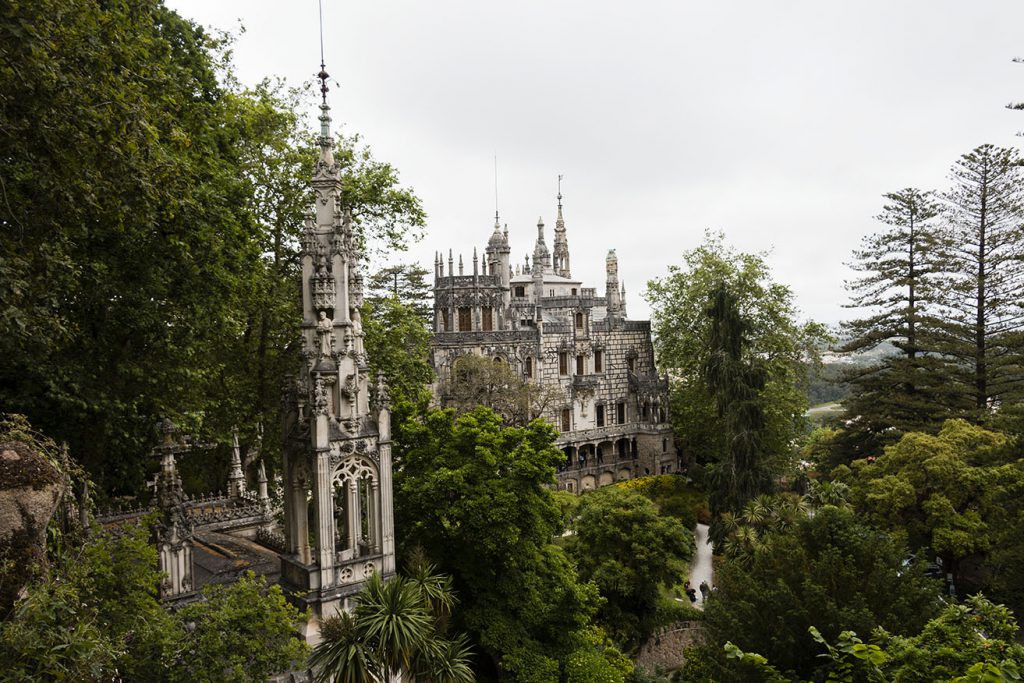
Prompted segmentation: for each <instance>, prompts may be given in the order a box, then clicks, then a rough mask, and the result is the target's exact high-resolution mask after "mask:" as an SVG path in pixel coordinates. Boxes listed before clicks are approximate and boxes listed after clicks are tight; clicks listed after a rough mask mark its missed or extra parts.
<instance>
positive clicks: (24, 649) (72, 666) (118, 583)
mask: <svg viewBox="0 0 1024 683" xmlns="http://www.w3.org/2000/svg"><path fill="white" fill-rule="evenodd" d="M67 553H68V554H67V555H66V556H65V557H62V558H54V560H55V561H54V566H53V568H52V570H51V571H50V575H49V576H48V577H46V578H45V579H42V580H39V581H37V582H35V583H33V584H30V585H29V586H27V596H26V597H25V598H24V599H23V600H21V601H20V602H19V603H17V604H16V605H15V609H14V612H13V613H12V614H11V615H9V616H8V618H7V619H5V620H4V621H3V622H2V623H0V680H3V681H26V680H103V679H106V678H110V677H111V676H112V675H113V673H114V671H120V672H122V673H123V674H124V675H125V676H126V677H128V678H129V679H132V678H135V679H137V680H146V679H151V680H163V678H161V677H159V674H157V676H156V677H151V674H154V672H159V669H160V666H159V662H160V658H161V657H162V655H163V651H164V648H165V647H166V644H167V643H168V642H171V641H173V639H174V631H175V625H174V622H173V620H172V619H171V617H170V616H169V615H168V614H167V613H166V612H165V611H164V609H163V608H162V607H161V606H160V604H159V602H158V601H157V599H156V587H157V583H158V581H159V579H160V574H159V572H157V570H156V565H157V562H156V550H155V549H154V548H153V547H152V546H151V545H149V533H148V530H147V529H146V528H145V527H143V526H140V527H136V528H127V529H126V530H125V533H124V534H123V535H119V536H113V535H110V534H107V533H101V534H99V535H98V536H97V537H96V538H95V539H93V540H92V541H91V542H90V543H89V544H87V545H86V546H84V547H83V548H68V549H67Z"/></svg>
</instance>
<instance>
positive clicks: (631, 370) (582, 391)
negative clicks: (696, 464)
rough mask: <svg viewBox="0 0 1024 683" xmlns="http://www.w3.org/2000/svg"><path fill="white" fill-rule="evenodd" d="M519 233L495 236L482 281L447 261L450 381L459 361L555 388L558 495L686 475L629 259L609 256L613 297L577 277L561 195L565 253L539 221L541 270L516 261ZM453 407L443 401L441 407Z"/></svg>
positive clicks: (442, 326)
mask: <svg viewBox="0 0 1024 683" xmlns="http://www.w3.org/2000/svg"><path fill="white" fill-rule="evenodd" d="M510 253H511V249H510V248H509V239H508V228H507V227H506V228H505V229H504V230H503V229H502V228H501V225H500V221H499V220H498V216H497V214H495V223H494V230H493V232H492V234H491V236H490V239H489V241H488V243H487V247H486V248H485V250H484V257H483V259H482V262H481V260H480V259H479V256H478V254H477V252H476V251H475V250H474V252H473V257H472V265H471V271H470V272H467V271H469V268H467V267H466V265H465V263H464V261H463V259H462V257H461V256H460V257H459V260H458V272H457V273H456V272H455V260H454V256H453V254H452V252H451V251H449V252H448V258H447V268H445V262H444V258H443V257H441V256H438V257H437V258H436V259H435V262H434V335H433V343H432V354H431V362H432V364H433V366H434V369H435V371H436V372H437V374H438V377H439V378H440V379H441V380H442V383H443V382H444V381H445V380H446V379H447V378H449V377H450V376H451V371H452V368H453V366H454V364H455V362H456V361H457V360H458V358H459V357H460V356H463V355H466V354H471V353H472V354H477V355H483V356H487V357H492V358H495V359H500V360H501V361H503V362H506V363H508V364H509V365H510V367H512V368H513V369H515V370H516V371H517V372H518V373H521V375H522V376H523V377H524V378H525V379H526V380H527V381H530V382H537V383H539V384H541V385H542V386H544V387H556V388H557V395H558V397H559V399H558V400H556V401H554V402H550V403H549V404H548V408H547V412H546V414H545V415H544V417H546V418H547V419H548V420H550V421H551V422H552V424H554V425H555V426H556V428H558V429H559V431H560V436H559V438H558V445H559V447H560V448H562V450H563V451H564V452H565V458H566V459H565V463H564V464H563V466H562V467H561V468H559V472H558V483H559V487H560V488H563V489H567V490H569V491H573V492H579V491H583V490H586V489H593V488H597V487H599V486H604V485H606V484H610V483H612V482H614V481H619V480H622V479H631V478H634V477H637V476H643V475H646V474H661V473H668V472H675V471H677V470H678V467H679V462H678V457H677V453H676V449H675V446H674V444H673V439H672V430H671V427H670V425H669V422H668V381H667V379H665V378H662V377H659V376H658V374H657V370H656V368H655V365H654V348H653V345H652V343H651V324H650V321H647V320H629V319H627V317H626V304H625V288H624V287H621V286H620V283H619V279H618V260H617V257H616V255H615V251H614V250H612V251H609V252H608V257H607V260H606V263H605V271H606V274H607V279H606V283H605V292H604V296H599V295H598V292H597V289H596V288H592V287H584V286H583V283H582V282H581V281H579V280H576V279H573V277H572V273H571V271H570V255H569V245H568V239H567V236H566V227H565V220H564V218H563V215H562V195H561V193H559V195H558V215H557V219H556V222H555V239H554V254H553V255H552V253H551V252H549V251H548V247H547V245H546V243H545V241H544V222H543V220H541V221H538V223H537V240H536V242H535V244H534V250H533V258H532V264H531V259H530V257H529V256H527V257H526V260H525V263H524V264H523V265H522V266H517V267H516V268H515V270H513V269H512V265H511V263H510V261H509V255H510ZM442 398H443V397H442Z"/></svg>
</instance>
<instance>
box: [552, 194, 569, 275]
mask: <svg viewBox="0 0 1024 683" xmlns="http://www.w3.org/2000/svg"><path fill="white" fill-rule="evenodd" d="M558 181H559V188H558V217H557V218H556V219H555V247H554V258H555V263H554V266H555V274H556V275H561V276H562V277H572V273H570V272H569V241H568V240H567V239H566V238H565V219H564V218H562V188H561V181H562V176H558Z"/></svg>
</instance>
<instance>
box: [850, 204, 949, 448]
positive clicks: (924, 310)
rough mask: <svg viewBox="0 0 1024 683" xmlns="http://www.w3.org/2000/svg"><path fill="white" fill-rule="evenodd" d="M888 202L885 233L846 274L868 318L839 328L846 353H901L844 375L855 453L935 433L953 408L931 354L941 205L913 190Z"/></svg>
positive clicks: (938, 361) (869, 240)
mask: <svg viewBox="0 0 1024 683" xmlns="http://www.w3.org/2000/svg"><path fill="white" fill-rule="evenodd" d="M885 199H886V203H885V204H884V205H883V207H882V213H880V214H879V215H878V216H876V220H878V221H879V222H881V223H884V224H885V226H886V227H885V228H883V229H882V230H881V231H879V232H876V233H874V234H872V235H868V236H867V237H865V238H864V240H863V242H862V245H861V248H860V249H859V250H857V251H855V252H854V254H853V256H854V262H853V263H852V264H851V267H852V268H853V269H854V270H856V271H858V272H859V273H861V276H860V277H859V278H857V279H855V280H852V281H850V282H847V283H846V287H847V289H848V290H849V291H850V303H849V304H848V306H849V307H850V308H856V309H862V310H867V311H868V315H867V316H866V317H863V318H858V319H855V320H851V321H848V322H845V323H844V325H843V327H844V331H845V333H846V335H847V336H848V338H849V339H848V341H847V342H846V344H845V345H844V347H843V350H844V351H861V350H868V349H873V348H876V347H877V346H878V345H879V344H881V343H883V342H887V341H888V342H891V343H892V344H893V345H894V346H895V347H896V348H897V350H898V352H899V353H898V354H896V355H893V356H888V357H885V358H882V359H881V360H879V361H878V362H875V363H872V364H870V365H867V366H858V367H855V368H853V369H851V370H850V371H849V372H847V373H846V377H845V380H846V381H847V382H848V383H849V385H850V386H851V389H852V392H851V395H850V397H849V398H848V399H847V400H846V401H845V402H844V403H845V407H846V410H847V413H848V414H849V415H855V416H856V420H854V421H853V422H852V424H851V425H850V428H849V429H848V430H847V437H848V439H847V440H848V441H849V446H850V447H851V448H852V449H853V450H854V451H855V452H856V451H861V450H864V449H873V448H875V447H877V446H878V444H879V442H880V441H884V440H887V439H889V438H898V437H899V435H900V433H902V432H906V431H920V430H924V431H928V430H933V429H938V427H939V426H940V425H941V424H942V421H943V420H944V419H945V418H946V417H948V416H949V414H950V412H951V411H952V410H953V406H954V405H955V401H951V399H952V398H953V397H952V396H950V395H949V392H948V390H947V387H948V384H947V383H946V382H945V381H944V380H943V377H944V371H943V368H944V367H945V365H946V362H945V360H944V359H942V358H941V357H940V356H939V355H937V353H936V344H937V342H936V328H937V326H938V321H937V319H936V317H935V312H936V306H937V295H938V289H939V283H940V280H941V271H942V262H941V249H940V238H939V234H938V233H939V230H938V224H937V221H936V220H935V219H936V217H937V216H938V215H939V213H940V211H941V205H940V204H939V203H938V201H936V199H935V197H934V194H933V193H932V192H922V191H921V190H918V189H916V188H912V187H908V188H905V189H902V190H900V191H898V192H891V193H888V194H886V195H885Z"/></svg>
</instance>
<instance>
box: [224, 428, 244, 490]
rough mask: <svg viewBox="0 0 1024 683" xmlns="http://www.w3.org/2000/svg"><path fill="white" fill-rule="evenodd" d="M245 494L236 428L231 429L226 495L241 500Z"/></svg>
mask: <svg viewBox="0 0 1024 683" xmlns="http://www.w3.org/2000/svg"><path fill="white" fill-rule="evenodd" d="M244 493H245V472H243V471H242V448H241V446H239V445H238V427H232V428H231V472H230V473H229V474H228V495H229V496H230V497H232V498H241V497H242V494H244Z"/></svg>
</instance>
